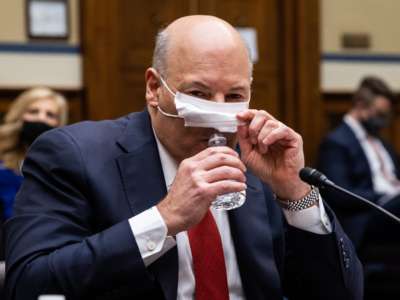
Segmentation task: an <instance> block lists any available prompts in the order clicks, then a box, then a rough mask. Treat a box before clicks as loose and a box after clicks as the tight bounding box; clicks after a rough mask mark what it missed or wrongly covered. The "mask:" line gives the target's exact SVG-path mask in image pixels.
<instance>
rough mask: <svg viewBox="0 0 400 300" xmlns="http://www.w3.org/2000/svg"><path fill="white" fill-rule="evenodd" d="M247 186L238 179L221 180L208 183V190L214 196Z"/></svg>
mask: <svg viewBox="0 0 400 300" xmlns="http://www.w3.org/2000/svg"><path fill="white" fill-rule="evenodd" d="M246 188H247V186H246V184H245V183H243V182H239V181H232V180H222V181H216V182H214V183H210V184H209V188H208V189H209V191H210V193H212V195H214V196H215V197H216V196H218V195H224V194H228V193H235V192H241V191H244V190H245V189H246Z"/></svg>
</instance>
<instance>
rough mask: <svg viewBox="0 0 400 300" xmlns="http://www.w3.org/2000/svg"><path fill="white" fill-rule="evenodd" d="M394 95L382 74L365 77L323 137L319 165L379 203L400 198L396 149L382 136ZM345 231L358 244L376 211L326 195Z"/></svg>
mask: <svg viewBox="0 0 400 300" xmlns="http://www.w3.org/2000/svg"><path fill="white" fill-rule="evenodd" d="M394 101H395V97H394V95H393V93H392V92H391V90H390V89H389V87H388V86H387V85H386V84H385V83H384V82H383V81H382V80H381V79H379V78H376V77H366V78H364V79H363V80H362V81H361V84H360V86H359V87H358V89H357V91H356V92H355V94H354V96H353V106H352V108H351V110H350V111H349V112H348V113H347V114H346V115H345V116H344V118H343V122H342V123H341V124H340V125H339V127H338V128H336V129H335V130H334V131H333V132H331V133H329V134H328V136H327V137H326V138H325V139H324V140H323V141H322V143H321V146H320V151H319V159H318V169H319V170H320V171H321V172H323V173H324V174H325V175H327V176H328V178H329V179H331V180H332V181H334V182H335V183H337V184H338V185H340V186H342V187H344V188H346V189H348V190H350V191H352V192H354V193H356V194H358V195H360V196H362V197H365V198H367V199H368V200H371V201H373V202H375V203H377V204H379V205H388V204H390V203H389V202H391V200H392V201H396V198H397V197H398V195H399V193H400V181H399V177H400V166H399V162H398V159H397V156H396V154H395V152H394V151H393V149H392V148H391V147H390V145H388V144H387V143H385V142H384V141H383V140H382V139H381V138H380V135H379V134H380V132H381V130H382V129H383V128H385V127H387V126H388V125H389V122H390V119H391V115H392V109H393V104H394ZM326 198H327V201H328V202H329V203H330V204H331V206H332V207H333V209H334V210H335V212H336V214H337V216H338V218H339V220H340V221H341V223H342V225H343V227H344V229H345V231H346V233H347V234H348V235H349V237H350V238H351V239H352V240H353V242H354V244H355V245H356V246H359V245H360V244H361V242H362V240H363V238H364V233H365V230H366V228H367V223H368V221H369V219H370V217H371V214H372V211H371V208H370V207H369V206H366V205H365V204H363V203H360V202H359V201H356V200H353V199H351V198H338V197H336V196H335V195H334V194H331V195H326Z"/></svg>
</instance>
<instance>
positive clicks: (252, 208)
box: [229, 174, 282, 299]
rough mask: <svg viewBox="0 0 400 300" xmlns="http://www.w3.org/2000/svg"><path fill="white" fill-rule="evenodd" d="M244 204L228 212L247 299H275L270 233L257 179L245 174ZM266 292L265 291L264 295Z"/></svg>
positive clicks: (278, 293)
mask: <svg viewBox="0 0 400 300" xmlns="http://www.w3.org/2000/svg"><path fill="white" fill-rule="evenodd" d="M246 177H247V186H248V188H247V191H246V202H245V204H244V205H243V206H242V207H240V208H238V209H235V210H232V211H230V212H229V223H230V227H231V233H232V238H233V242H234V245H235V251H236V256H237V261H238V265H239V270H240V275H241V279H242V284H243V290H244V292H245V295H246V298H247V299H265V298H269V299H278V298H279V297H282V296H281V291H280V290H281V289H280V286H281V284H280V277H279V272H278V268H277V266H276V263H275V259H274V253H273V243H272V237H273V232H272V228H271V226H270V224H269V217H270V216H269V215H268V214H269V213H270V212H269V211H268V209H267V204H266V201H269V200H271V199H266V196H265V194H264V190H263V186H262V184H261V182H260V181H259V180H258V179H257V178H256V177H255V176H254V175H251V174H246ZM265 291H268V294H267V295H266V294H265Z"/></svg>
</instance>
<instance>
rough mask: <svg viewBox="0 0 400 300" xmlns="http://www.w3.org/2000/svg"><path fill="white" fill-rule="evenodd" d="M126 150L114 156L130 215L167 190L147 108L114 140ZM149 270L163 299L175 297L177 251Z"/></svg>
mask: <svg viewBox="0 0 400 300" xmlns="http://www.w3.org/2000/svg"><path fill="white" fill-rule="evenodd" d="M117 143H118V144H119V146H120V147H121V148H122V149H123V150H124V151H125V153H124V154H122V155H121V156H120V157H118V158H117V164H118V167H119V170H120V174H121V180H122V183H123V187H124V192H125V195H126V198H127V200H128V202H129V205H130V207H131V210H132V215H133V216H134V215H137V214H139V213H141V212H142V211H144V210H146V209H148V208H150V207H152V206H154V205H156V204H157V203H158V202H160V201H161V200H162V199H163V198H164V197H165V195H166V194H167V190H166V187H165V180H164V175H163V171H162V167H161V162H160V157H159V154H158V149H157V144H156V141H155V138H154V135H153V130H152V128H151V123H150V119H149V115H148V113H147V112H141V113H138V114H134V115H132V117H131V121H130V122H129V125H128V126H127V128H126V130H125V132H124V134H123V135H122V136H121V137H120V139H119V140H118V142H117ZM148 270H149V271H150V272H151V273H153V274H154V276H155V277H156V278H157V280H158V281H159V283H160V285H161V287H162V289H163V292H164V295H165V297H166V299H176V291H177V281H178V255H177V249H176V247H174V248H173V249H171V250H169V251H168V253H166V254H165V255H163V256H162V257H161V258H159V259H158V260H157V261H156V262H154V263H152V264H151V266H150V267H149V268H148Z"/></svg>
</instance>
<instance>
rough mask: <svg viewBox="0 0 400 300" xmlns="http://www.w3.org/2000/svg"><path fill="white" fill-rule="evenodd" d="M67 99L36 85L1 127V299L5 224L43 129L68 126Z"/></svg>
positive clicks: (8, 114)
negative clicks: (31, 149) (31, 150)
mask: <svg viewBox="0 0 400 300" xmlns="http://www.w3.org/2000/svg"><path fill="white" fill-rule="evenodd" d="M67 118H68V105H67V101H66V99H65V98H64V96H62V95H61V94H59V93H57V92H55V91H53V90H51V89H49V88H46V87H36V88H32V89H29V90H27V91H25V92H23V93H22V94H21V95H20V96H18V97H17V99H15V100H14V102H13V103H12V104H11V106H10V109H9V111H8V112H7V114H6V116H5V118H4V123H3V124H2V125H1V126H0V298H1V293H2V287H3V282H4V275H5V266H4V247H3V245H2V244H3V242H2V240H3V238H2V224H3V222H4V221H5V220H7V219H8V218H10V217H11V215H12V208H13V204H14V199H15V195H16V193H17V192H18V189H19V187H20V185H21V183H22V180H23V177H22V174H21V166H22V163H23V160H24V158H25V154H26V152H27V150H28V148H29V146H30V145H31V144H32V142H33V141H34V140H35V139H36V138H37V137H38V136H39V135H40V134H42V133H43V132H45V131H47V130H50V129H52V128H55V127H59V126H62V125H65V124H66V123H67Z"/></svg>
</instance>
